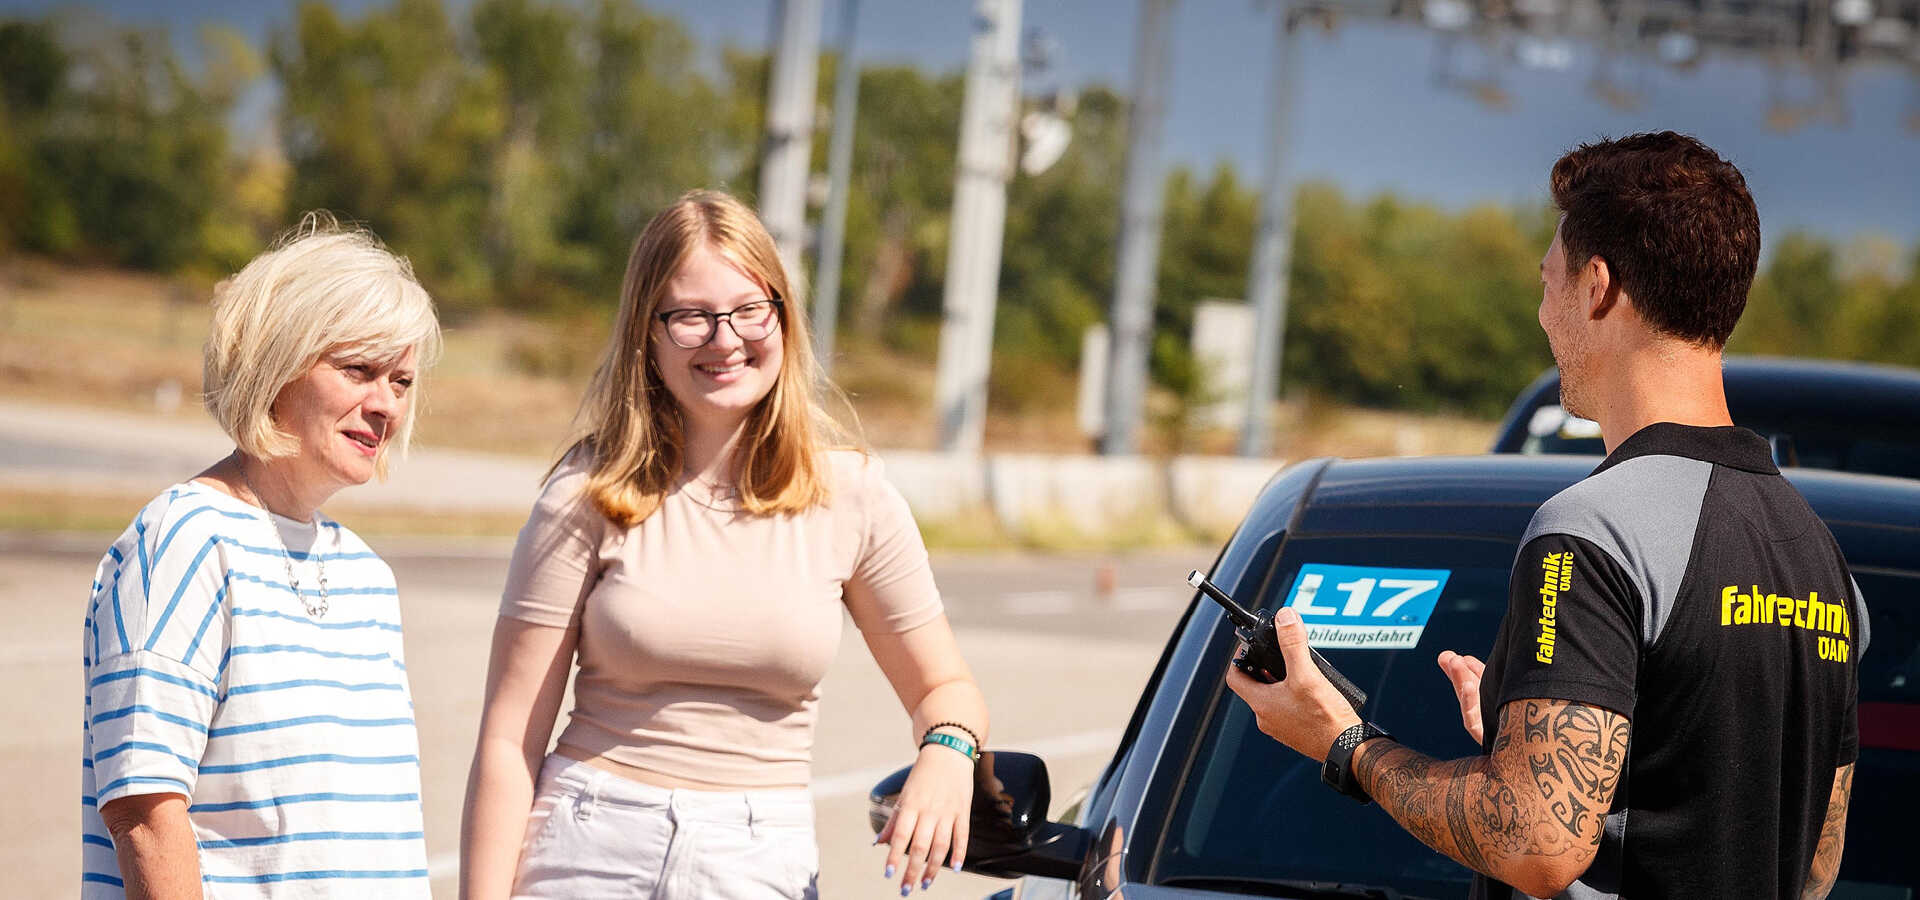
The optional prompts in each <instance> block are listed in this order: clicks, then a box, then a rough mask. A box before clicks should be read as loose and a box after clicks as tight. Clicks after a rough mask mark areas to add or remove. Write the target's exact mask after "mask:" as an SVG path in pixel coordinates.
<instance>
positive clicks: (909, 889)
mask: <svg viewBox="0 0 1920 900" xmlns="http://www.w3.org/2000/svg"><path fill="white" fill-rule="evenodd" d="M911 893H913V886H912V885H906V884H903V885H901V886H900V896H902V897H905V896H906V895H908V894H911Z"/></svg>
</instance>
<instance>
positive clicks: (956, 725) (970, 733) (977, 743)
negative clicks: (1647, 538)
mask: <svg viewBox="0 0 1920 900" xmlns="http://www.w3.org/2000/svg"><path fill="white" fill-rule="evenodd" d="M936 728H958V729H960V730H961V731H964V732H966V733H967V737H970V738H973V745H974V746H975V747H983V746H986V743H987V742H986V741H983V740H981V739H980V736H979V735H977V734H975V733H974V732H973V729H971V728H968V727H967V726H965V725H962V724H960V723H959V722H935V723H933V724H932V725H929V726H927V734H932V733H933V732H934V729H936ZM927 734H923V735H921V736H920V742H921V743H923V744H924V743H926V740H927Z"/></svg>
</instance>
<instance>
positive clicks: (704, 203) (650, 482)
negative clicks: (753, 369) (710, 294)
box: [548, 190, 845, 528]
mask: <svg viewBox="0 0 1920 900" xmlns="http://www.w3.org/2000/svg"><path fill="white" fill-rule="evenodd" d="M702 245H705V246H710V247H712V248H713V249H714V251H715V252H717V253H719V254H720V255H721V256H723V257H725V258H726V259H727V260H728V261H729V262H731V263H732V264H734V265H735V266H737V267H739V269H740V270H741V272H743V273H744V274H746V275H747V277H749V278H751V279H753V280H754V281H756V282H759V283H760V285H761V286H762V287H764V288H766V289H767V290H768V291H770V292H772V294H773V296H775V297H778V298H780V299H781V300H783V301H784V302H785V308H784V310H783V311H782V312H781V313H780V341H781V348H782V353H781V364H780V371H779V373H778V374H777V375H776V376H775V378H774V382H773V389H772V390H771V391H770V392H768V394H767V396H766V397H764V398H761V400H760V402H759V404H757V405H755V406H754V408H753V410H752V412H750V413H748V415H747V421H746V424H745V426H744V429H743V432H742V434H741V437H740V442H739V444H738V445H737V446H736V448H735V450H734V454H735V459H736V464H737V468H736V473H735V474H736V477H737V479H738V484H737V487H738V489H739V492H740V499H741V504H742V505H743V506H744V507H745V508H746V510H747V511H748V512H750V513H753V514H755V515H767V514H774V513H797V512H802V511H804V510H806V509H809V508H811V507H813V506H816V505H818V504H821V503H824V502H826V499H827V493H828V484H827V470H826V469H827V466H828V464H829V463H828V460H827V458H826V451H827V450H828V449H830V448H831V447H832V446H833V445H834V444H835V443H838V442H842V441H844V440H845V434H844V432H842V431H841V429H840V428H839V427H838V425H837V424H836V423H834V422H833V420H832V419H830V418H829V417H828V416H827V415H826V414H825V413H824V412H823V411H822V409H821V407H820V404H819V402H818V397H819V394H820V392H821V390H822V389H823V387H824V384H823V380H822V379H821V377H820V374H819V368H818V365H817V363H816V362H815V360H814V356H813V341H812V339H811V336H810V335H809V333H808V329H807V316H806V309H805V305H804V303H803V301H802V298H801V296H800V294H801V291H800V289H799V285H797V284H795V283H794V281H792V280H790V279H789V278H788V275H787V272H786V269H785V267H784V266H782V265H781V263H780V256H779V253H778V252H777V251H776V250H775V249H774V244H773V237H772V236H771V235H769V234H768V233H767V229H766V226H765V225H762V224H761V223H760V219H759V217H758V216H755V215H754V214H753V211H752V210H750V209H748V208H747V207H746V205H745V204H743V203H741V202H740V201H739V200H737V199H735V198H734V197H733V196H732V195H729V194H726V193H724V192H721V191H711V190H696V191H689V192H687V193H685V194H683V195H681V196H680V199H678V200H676V201H674V202H673V205H671V206H668V207H667V208H666V209H664V210H662V211H661V212H660V213H659V214H658V215H656V216H654V217H653V221H651V222H648V223H647V227H646V228H645V229H644V230H642V231H641V232H640V237H639V238H638V239H636V240H635V241H634V244H633V253H632V254H631V255H630V256H629V257H628V258H627V274H626V277H625V279H623V282H622V284H621V286H620V313H619V316H618V318H616V319H615V321H614V328H613V335H612V336H611V337H610V338H609V339H608V341H607V350H606V353H605V355H604V356H602V357H601V360H600V366H599V368H598V369H597V370H595V372H594V374H593V380H592V381H591V382H590V383H589V384H588V386H587V394H586V397H585V398H583V399H582V400H581V402H580V411H579V413H578V415H577V416H576V417H575V433H576V437H575V439H574V440H573V441H572V442H571V443H570V444H569V446H568V449H567V454H571V453H574V452H577V451H581V452H585V453H587V454H588V456H589V460H590V466H591V468H590V473H589V475H588V478H587V485H586V489H585V495H586V496H587V497H588V498H589V499H590V500H592V502H593V505H594V506H595V507H596V508H598V509H599V510H600V512H601V513H602V514H604V515H605V516H606V517H607V518H608V519H609V520H611V521H612V522H613V523H615V524H617V525H619V526H621V527H623V528H631V527H632V526H633V525H635V524H636V523H638V522H640V521H641V520H643V519H645V518H646V517H647V516H649V515H652V514H653V512H654V510H656V509H658V508H659V507H660V501H661V499H662V498H663V497H665V496H666V494H667V492H668V491H671V490H672V489H673V487H674V485H675V484H676V483H677V482H678V481H679V479H680V475H681V466H682V464H683V461H684V459H685V449H686V420H685V416H684V415H683V413H682V412H681V410H680V405H679V403H678V402H676V401H675V400H674V398H673V394H672V393H671V392H669V391H668V390H667V386H666V384H665V383H664V382H662V381H661V380H660V373H659V372H658V371H657V370H656V368H655V365H654V359H653V346H652V340H651V334H650V333H651V330H652V325H653V321H654V313H656V312H657V311H658V310H659V308H660V302H661V300H662V299H663V298H664V297H665V296H666V293H667V282H668V281H669V280H671V279H672V278H673V276H674V274H675V273H676V272H678V271H679V270H680V267H681V266H682V265H683V264H684V263H685V262H686V260H687V257H689V256H691V255H692V253H693V251H694V250H695V249H697V248H699V247H701V246H702ZM565 456H566V454H563V455H562V459H564V458H565ZM559 466H560V463H559V462H555V463H554V466H553V469H549V470H548V475H549V476H551V475H552V472H553V470H554V469H558V468H559Z"/></svg>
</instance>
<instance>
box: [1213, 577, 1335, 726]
mask: <svg viewBox="0 0 1920 900" xmlns="http://www.w3.org/2000/svg"><path fill="white" fill-rule="evenodd" d="M1187 583H1188V584H1190V585H1193V586H1194V587H1196V588H1199V589H1200V593H1202V594H1206V595H1207V596H1208V597H1210V598H1212V599H1213V602H1215V603H1218V604H1220V606H1221V608H1223V609H1225V610H1226V611H1227V619H1228V620H1230V621H1231V622H1233V633H1234V634H1235V635H1236V636H1238V637H1239V638H1240V640H1241V642H1242V643H1245V644H1246V645H1247V652H1246V653H1243V654H1241V655H1240V656H1239V657H1237V658H1235V659H1234V661H1233V666H1234V668H1236V669H1239V670H1240V671H1242V672H1245V673H1247V674H1248V675H1250V676H1252V677H1253V679H1254V680H1255V681H1259V682H1262V683H1264V684H1272V683H1274V682H1276V681H1279V680H1281V679H1283V678H1286V677H1287V661H1286V658H1285V657H1283V656H1281V655H1280V642H1279V637H1278V636H1277V635H1276V634H1275V633H1274V630H1273V613H1266V612H1263V613H1253V612H1249V611H1248V610H1247V608H1246V607H1244V606H1241V605H1240V604H1238V603H1235V602H1234V600H1233V598H1232V597H1229V596H1227V592H1226V591H1223V590H1221V589H1219V588H1218V587H1216V586H1214V583H1213V582H1211V581H1208V580H1207V576H1205V575H1202V574H1200V570H1199V569H1195V570H1193V571H1192V572H1191V573H1189V574H1188V575H1187ZM1307 652H1308V653H1310V654H1312V655H1313V664H1314V666H1315V667H1317V668H1318V669H1319V670H1320V674H1322V675H1325V676H1327V680H1328V681H1330V682H1333V687H1334V689H1335V690H1337V691H1339V692H1340V696H1342V697H1345V698H1347V703H1348V705H1350V706H1352V707H1353V711H1354V712H1356V713H1358V712H1359V711H1360V707H1361V705H1362V704H1364V703H1366V702H1367V692H1366V691H1363V690H1361V689H1360V688H1359V687H1358V686H1357V685H1355V684H1354V683H1353V682H1351V681H1348V680H1347V676H1345V675H1342V674H1340V670H1339V669H1336V668H1334V667H1333V663H1330V662H1327V659H1326V657H1324V656H1321V655H1320V654H1319V652H1318V651H1315V650H1314V649H1312V648H1308V649H1307Z"/></svg>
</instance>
